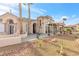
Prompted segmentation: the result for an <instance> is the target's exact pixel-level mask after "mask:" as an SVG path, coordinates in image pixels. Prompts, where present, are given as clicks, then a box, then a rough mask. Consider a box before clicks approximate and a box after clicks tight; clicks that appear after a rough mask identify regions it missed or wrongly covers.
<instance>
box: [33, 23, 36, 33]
mask: <svg viewBox="0 0 79 59" xmlns="http://www.w3.org/2000/svg"><path fill="white" fill-rule="evenodd" d="M35 33H36V23H34V24H33V34H35Z"/></svg>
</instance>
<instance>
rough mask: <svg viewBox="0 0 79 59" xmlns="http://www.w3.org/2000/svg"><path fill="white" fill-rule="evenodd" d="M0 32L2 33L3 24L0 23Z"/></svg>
mask: <svg viewBox="0 0 79 59" xmlns="http://www.w3.org/2000/svg"><path fill="white" fill-rule="evenodd" d="M0 32H4V24H2V23H0Z"/></svg>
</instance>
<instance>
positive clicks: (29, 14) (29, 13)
mask: <svg viewBox="0 0 79 59" xmlns="http://www.w3.org/2000/svg"><path fill="white" fill-rule="evenodd" d="M31 4H32V3H28V4H27V5H28V19H29V20H28V34H29V32H30V31H29V29H30V28H29V27H30V26H29V25H30V21H31V9H30V6H31ZM24 5H26V3H24Z"/></svg>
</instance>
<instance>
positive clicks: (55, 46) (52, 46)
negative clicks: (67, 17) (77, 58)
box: [0, 35, 79, 56]
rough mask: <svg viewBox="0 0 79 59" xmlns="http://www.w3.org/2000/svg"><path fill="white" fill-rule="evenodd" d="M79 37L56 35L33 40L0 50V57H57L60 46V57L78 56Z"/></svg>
mask: <svg viewBox="0 0 79 59" xmlns="http://www.w3.org/2000/svg"><path fill="white" fill-rule="evenodd" d="M78 41H79V35H57V36H54V37H49V38H44V39H39V40H33V41H31V42H25V43H21V44H15V45H10V46H6V47H1V48H0V55H2V56H3V55H4V56H8V55H10V56H17V55H18V56H30V55H31V56H59V55H61V54H60V50H61V46H62V47H63V49H62V50H63V53H64V54H62V55H69V56H70V55H79V44H78V43H79V42H78Z"/></svg>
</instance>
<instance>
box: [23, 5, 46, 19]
mask: <svg viewBox="0 0 79 59" xmlns="http://www.w3.org/2000/svg"><path fill="white" fill-rule="evenodd" d="M23 9H25V12H28V6H27V4H26V5H23ZM30 9H31V16H32V18H37V16H40V15H44V14H45V13H46V12H47V11H46V10H44V9H41V8H38V7H35V6H33V5H31V8H30Z"/></svg>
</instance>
